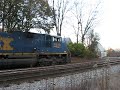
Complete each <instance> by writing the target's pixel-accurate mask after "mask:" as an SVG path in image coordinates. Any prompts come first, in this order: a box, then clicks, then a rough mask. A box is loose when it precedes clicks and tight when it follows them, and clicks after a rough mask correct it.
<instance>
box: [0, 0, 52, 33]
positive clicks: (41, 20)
mask: <svg viewBox="0 0 120 90" xmlns="http://www.w3.org/2000/svg"><path fill="white" fill-rule="evenodd" d="M0 24H1V26H2V31H4V30H5V29H6V30H7V32H11V31H15V30H21V31H28V30H29V29H30V28H42V29H44V30H45V31H46V32H48V33H49V32H50V29H51V28H53V25H54V23H53V13H52V8H51V7H50V6H49V4H48V2H47V1H45V0H1V1H0Z"/></svg>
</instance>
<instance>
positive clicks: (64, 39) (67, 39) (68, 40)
mask: <svg viewBox="0 0 120 90" xmlns="http://www.w3.org/2000/svg"><path fill="white" fill-rule="evenodd" d="M62 41H63V42H65V43H67V44H68V43H71V42H72V41H71V39H70V38H62Z"/></svg>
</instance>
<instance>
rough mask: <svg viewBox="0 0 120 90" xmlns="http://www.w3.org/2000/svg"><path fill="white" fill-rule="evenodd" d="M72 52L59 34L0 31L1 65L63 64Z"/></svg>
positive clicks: (68, 59)
mask: <svg viewBox="0 0 120 90" xmlns="http://www.w3.org/2000/svg"><path fill="white" fill-rule="evenodd" d="M68 62H70V52H69V50H68V48H67V45H66V43H65V42H62V38H61V37H59V36H51V35H48V34H36V33H30V32H22V31H15V32H12V33H7V32H1V33H0V67H11V66H20V67H21V66H35V65H40V66H41V65H51V64H63V63H68Z"/></svg>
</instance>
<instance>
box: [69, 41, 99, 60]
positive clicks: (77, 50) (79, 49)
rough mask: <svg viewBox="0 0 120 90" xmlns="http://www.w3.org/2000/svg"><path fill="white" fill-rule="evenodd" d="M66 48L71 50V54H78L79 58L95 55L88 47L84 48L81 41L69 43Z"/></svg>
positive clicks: (94, 56)
mask: <svg viewBox="0 0 120 90" xmlns="http://www.w3.org/2000/svg"><path fill="white" fill-rule="evenodd" d="M68 48H69V50H70V52H71V56H78V57H81V58H89V59H90V58H96V57H97V55H96V53H95V52H92V51H91V50H90V49H88V48H86V47H85V46H84V45H83V44H81V43H69V44H68Z"/></svg>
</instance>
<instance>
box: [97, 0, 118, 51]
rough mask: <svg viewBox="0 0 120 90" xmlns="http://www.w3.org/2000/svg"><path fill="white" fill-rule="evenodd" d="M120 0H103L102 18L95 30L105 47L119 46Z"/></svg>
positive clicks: (115, 47)
mask: <svg viewBox="0 0 120 90" xmlns="http://www.w3.org/2000/svg"><path fill="white" fill-rule="evenodd" d="M119 8H120V1H119V0H104V7H103V10H104V15H103V16H104V18H103V21H102V22H101V24H100V25H99V26H97V28H96V31H97V32H98V33H99V35H100V39H101V40H100V42H101V44H102V45H103V47H105V48H106V49H108V48H114V49H117V48H120V41H119V38H120V24H119V21H120V11H119Z"/></svg>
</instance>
